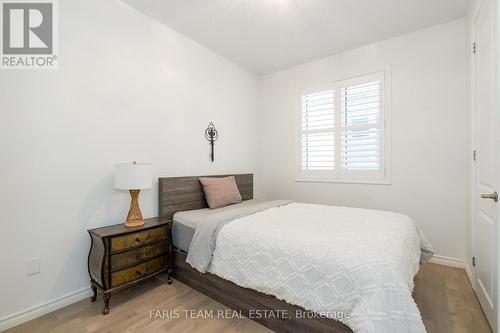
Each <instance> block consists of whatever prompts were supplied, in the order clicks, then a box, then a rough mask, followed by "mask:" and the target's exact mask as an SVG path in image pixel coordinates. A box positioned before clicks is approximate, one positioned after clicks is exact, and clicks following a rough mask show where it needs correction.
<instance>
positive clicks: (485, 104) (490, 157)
mask: <svg viewBox="0 0 500 333" xmlns="http://www.w3.org/2000/svg"><path fill="white" fill-rule="evenodd" d="M494 15H495V10H494V3H493V0H483V1H481V5H480V7H479V10H478V12H477V14H476V16H475V19H474V21H473V24H474V35H475V43H476V45H475V54H474V55H473V66H474V68H473V70H474V72H473V73H474V75H473V84H474V94H473V95H474V96H473V103H474V104H473V107H474V115H475V121H474V128H473V131H474V141H475V142H474V145H475V150H476V153H477V155H476V156H477V157H476V163H475V189H474V196H475V197H474V202H475V205H474V206H475V224H474V228H475V229H474V233H475V242H474V243H475V246H474V248H475V249H474V259H475V260H474V261H475V288H476V294H477V296H478V299H479V301H480V303H481V306H482V307H483V310H484V313H485V314H486V317H487V318H488V321H489V322H490V325H491V327H492V328H493V329H495V328H496V322H497V318H496V316H497V315H496V308H497V305H496V298H497V297H496V268H497V266H496V239H497V238H496V232H497V205H498V203H497V194H496V191H497V186H498V184H499V182H498V180H497V176H498V175H500V172H498V170H497V166H496V162H495V161H496V160H495V158H496V156H495V151H496V150H498V149H499V148H500V146H499V145H498V142H496V140H495V127H498V126H495V125H496V121H497V119H498V118H497V117H496V115H495V111H496V110H495V105H496V101H495V70H496V59H495V54H496V52H495V47H494V45H495V44H494V43H495V42H496V41H495V40H494V39H493V38H494V36H495V30H494V29H495V25H494V22H495V16H494Z"/></svg>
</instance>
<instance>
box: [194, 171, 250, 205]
mask: <svg viewBox="0 0 500 333" xmlns="http://www.w3.org/2000/svg"><path fill="white" fill-rule="evenodd" d="M199 180H200V183H201V185H202V186H203V192H205V199H207V203H208V207H210V208H220V207H224V206H227V205H231V204H235V203H239V202H241V194H240V191H239V190H238V186H237V185H236V179H235V178H234V176H229V177H223V178H214V177H200V178H199Z"/></svg>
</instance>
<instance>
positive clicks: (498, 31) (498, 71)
mask: <svg viewBox="0 0 500 333" xmlns="http://www.w3.org/2000/svg"><path fill="white" fill-rule="evenodd" d="M483 1H491V3H492V6H493V8H494V10H495V15H494V20H493V24H494V27H493V37H492V48H493V58H494V59H495V62H494V63H493V66H494V75H493V87H492V92H493V94H494V96H495V97H494V100H493V108H494V109H495V110H496V111H497V112H496V113H499V114H500V89H499V88H500V85H499V84H498V82H499V81H498V80H499V78H500V61H499V59H498V56H499V55H500V52H499V49H500V42H498V39H499V38H498V37H500V24H499V22H500V12H499V9H500V6H499V0H478V1H477V3H476V6H475V8H474V10H473V14H472V16H471V21H470V27H471V29H470V36H469V38H470V42H471V43H470V44H471V45H467V50H470V49H469V48H468V47H469V46H470V47H472V43H474V42H475V39H476V29H475V21H476V19H477V16H478V14H479V10H480V8H481V5H482V4H483ZM478 47H480V45H478ZM468 52H469V51H468ZM470 54H471V56H470V71H469V73H470V85H469V89H471V90H470V101H469V103H470V104H469V105H470V110H471V114H470V117H471V125H470V126H471V127H470V142H471V145H470V147H468V148H471V151H470V152H467V156H470V155H469V153H470V154H472V153H473V151H476V150H477V146H476V144H477V142H476V132H475V131H476V122H477V112H478V111H477V110H476V107H475V106H476V103H475V102H476V94H475V88H476V84H475V82H476V67H475V60H474V54H472V52H471V53H470ZM495 125H496V126H495V134H494V136H495V138H494V139H495V142H497V141H498V140H499V139H500V135H499V132H500V116H499V115H497V116H496V117H495ZM469 161H470V162H469V163H470V164H469V165H470V183H469V186H470V214H469V215H470V219H471V225H470V230H468V232H470V235H471V238H470V250H471V252H472V253H471V255H472V257H475V256H476V253H477V249H476V246H477V244H476V222H477V221H476V211H477V206H478V205H477V200H478V196H479V195H480V193H477V188H476V181H477V163H476V162H475V161H474V160H473V159H472V158H471V159H470V160H469ZM495 169H496V170H495V171H496V176H497V177H496V178H497V179H499V180H498V181H497V182H496V183H495V184H494V185H495V188H496V190H497V191H498V192H500V152H499V154H498V155H496V156H495ZM496 210H497V221H496V224H495V228H496V232H495V251H494V252H495V253H494V256H495V258H496V267H494V268H493V269H494V270H495V272H494V276H495V279H494V280H495V281H494V291H493V297H494V300H493V302H494V306H495V308H496V309H497V310H498V301H499V299H500V290H499V288H498V285H499V283H498V277H499V276H500V264H498V259H499V258H500V253H499V250H500V246H499V244H498V241H499V240H500V227H499V222H500V221H499V219H500V203H499V204H498V205H497V207H496ZM468 259H471V260H472V258H466V260H465V265H466V267H465V269H466V271H467V274H468V275H469V279H470V282H471V285H472V288H473V289H474V291H476V290H477V283H476V268H475V267H474V266H469V260H468ZM492 329H493V331H494V332H500V311H497V318H496V327H492Z"/></svg>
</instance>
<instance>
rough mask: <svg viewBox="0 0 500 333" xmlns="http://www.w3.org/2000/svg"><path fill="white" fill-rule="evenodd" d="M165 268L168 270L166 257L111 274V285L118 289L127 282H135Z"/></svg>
mask: <svg viewBox="0 0 500 333" xmlns="http://www.w3.org/2000/svg"><path fill="white" fill-rule="evenodd" d="M163 268H167V257H166V256H161V257H158V258H156V259H152V260H150V261H146V262H145V263H142V264H140V265H137V266H133V267H130V268H127V269H124V270H122V271H118V272H115V273H111V285H112V287H116V286H119V285H121V284H124V283H127V282H131V281H135V280H137V279H140V278H142V277H145V276H147V275H150V274H153V273H154V272H156V271H159V270H161V269H163Z"/></svg>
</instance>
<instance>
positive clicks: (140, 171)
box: [115, 162, 153, 190]
mask: <svg viewBox="0 0 500 333" xmlns="http://www.w3.org/2000/svg"><path fill="white" fill-rule="evenodd" d="M152 186H153V176H152V170H151V164H149V163H136V162H134V163H117V164H116V165H115V188H117V189H120V190H141V189H144V188H151V187H152Z"/></svg>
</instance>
